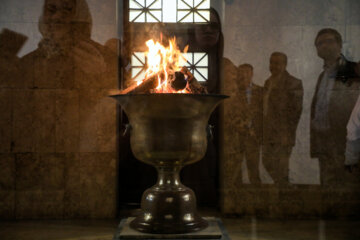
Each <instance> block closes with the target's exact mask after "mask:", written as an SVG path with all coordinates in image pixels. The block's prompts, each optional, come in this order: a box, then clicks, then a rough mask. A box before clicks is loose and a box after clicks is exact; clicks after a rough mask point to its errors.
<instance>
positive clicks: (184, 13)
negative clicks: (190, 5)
mask: <svg viewBox="0 0 360 240" xmlns="http://www.w3.org/2000/svg"><path fill="white" fill-rule="evenodd" d="M187 14H191V13H190V11H178V21H181V20H182V19H183V18H184V17H185V16H186V15H187Z"/></svg>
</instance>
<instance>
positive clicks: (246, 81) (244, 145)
mask: <svg viewBox="0 0 360 240" xmlns="http://www.w3.org/2000/svg"><path fill="white" fill-rule="evenodd" d="M252 77H253V67H252V66H251V65H250V64H242V65H240V66H239V67H238V81H237V82H236V86H237V94H236V95H235V96H234V97H235V98H236V102H237V109H236V111H235V112H236V114H237V116H236V126H237V127H238V128H237V130H236V135H237V138H238V139H237V141H238V142H239V148H240V160H242V159H244V157H245V159H246V163H247V167H248V174H249V179H250V182H251V183H252V184H259V183H261V180H260V175H259V161H260V146H261V139H262V87H260V86H258V85H256V84H254V83H253V82H252ZM239 164H241V162H239Z"/></svg>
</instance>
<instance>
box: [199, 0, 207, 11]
mask: <svg viewBox="0 0 360 240" xmlns="http://www.w3.org/2000/svg"><path fill="white" fill-rule="evenodd" d="M196 6H197V9H210V0H202V1H201V2H200V3H199V4H196Z"/></svg>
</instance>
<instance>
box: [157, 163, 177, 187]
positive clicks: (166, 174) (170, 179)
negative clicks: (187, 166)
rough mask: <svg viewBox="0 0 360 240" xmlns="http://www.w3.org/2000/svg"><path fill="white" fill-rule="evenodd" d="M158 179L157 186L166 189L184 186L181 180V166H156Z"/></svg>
mask: <svg viewBox="0 0 360 240" xmlns="http://www.w3.org/2000/svg"><path fill="white" fill-rule="evenodd" d="M156 169H157V172H158V180H157V183H156V185H155V186H156V187H158V188H160V189H164V190H180V189H179V188H182V187H184V186H183V185H182V184H181V182H180V170H181V168H180V167H168V166H167V167H156Z"/></svg>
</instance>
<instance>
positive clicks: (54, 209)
mask: <svg viewBox="0 0 360 240" xmlns="http://www.w3.org/2000/svg"><path fill="white" fill-rule="evenodd" d="M63 198H64V193H63V191H41V190H37V191H28V190H26V191H18V192H17V193H16V208H15V212H16V213H15V214H16V218H17V219H61V218H63Z"/></svg>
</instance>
